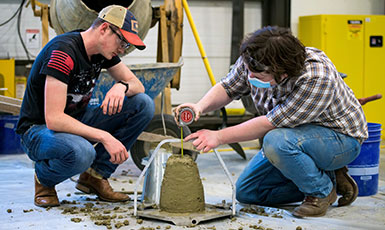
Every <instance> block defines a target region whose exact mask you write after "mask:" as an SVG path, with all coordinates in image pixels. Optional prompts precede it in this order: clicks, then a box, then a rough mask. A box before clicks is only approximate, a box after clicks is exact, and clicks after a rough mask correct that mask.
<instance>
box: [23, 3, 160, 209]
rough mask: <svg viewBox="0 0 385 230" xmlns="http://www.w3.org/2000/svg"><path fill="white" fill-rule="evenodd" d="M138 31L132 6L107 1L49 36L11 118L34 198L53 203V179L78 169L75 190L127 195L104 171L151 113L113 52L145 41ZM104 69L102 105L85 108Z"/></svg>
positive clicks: (116, 197) (112, 197)
mask: <svg viewBox="0 0 385 230" xmlns="http://www.w3.org/2000/svg"><path fill="white" fill-rule="evenodd" d="M137 32H138V23H137V21H136V19H135V17H134V15H133V14H132V13H131V12H130V11H128V10H127V9H126V8H124V7H121V6H116V5H112V6H108V7H106V8H104V9H103V10H102V11H101V12H100V13H99V16H98V18H97V19H96V20H95V21H94V23H93V24H92V26H91V27H90V28H89V29H88V30H86V31H72V32H68V33H65V34H63V35H60V36H57V37H55V38H54V39H52V40H51V41H50V42H49V43H48V44H47V45H46V46H45V47H44V48H43V49H42V51H41V52H40V54H39V55H38V57H37V58H36V60H35V62H34V64H33V67H32V70H31V73H30V76H29V78H28V84H27V89H26V92H25V97H24V100H23V104H22V108H21V112H20V119H19V122H18V125H17V133H19V134H20V135H21V140H22V146H23V147H24V148H25V151H26V153H27V154H28V156H29V158H30V159H32V160H33V161H35V200H34V202H35V205H37V206H40V207H50V206H57V205H59V200H58V197H57V194H56V191H55V185H57V184H59V183H60V182H62V181H64V180H66V179H68V178H70V177H72V176H74V175H76V174H79V173H81V175H80V177H79V180H78V183H77V185H76V188H77V189H79V190H81V191H83V192H85V193H95V194H97V195H98V196H99V198H100V199H102V200H105V201H111V202H119V201H126V200H129V197H128V196H127V195H125V194H123V193H118V192H114V191H113V190H112V188H111V186H110V184H109V182H108V180H107V178H109V177H110V175H111V174H112V173H113V172H114V171H115V170H116V168H117V166H118V165H119V164H121V163H123V162H124V161H125V160H127V158H128V152H127V150H128V149H130V147H131V145H132V144H133V143H134V142H135V140H136V138H137V137H138V136H139V134H140V133H141V132H142V131H143V129H144V128H145V127H146V125H147V124H148V123H149V122H150V120H151V119H152V117H153V114H154V104H153V101H152V100H151V98H150V97H148V96H147V95H146V94H144V87H143V85H142V84H141V82H140V81H139V80H138V79H137V78H136V77H135V75H134V74H133V73H132V72H131V71H130V70H129V69H128V68H127V66H126V65H124V64H123V63H122V62H121V61H120V59H119V57H118V56H117V55H118V54H123V53H124V50H125V49H126V48H127V47H129V46H130V45H134V46H136V48H138V49H144V48H145V45H144V44H143V42H142V41H141V39H140V38H139V37H138V35H137ZM102 68H105V69H107V70H108V72H109V74H110V75H111V76H112V77H113V78H114V79H115V80H116V84H114V86H113V87H112V88H111V89H110V90H109V91H108V92H107V94H106V96H105V98H104V100H103V102H102V104H101V106H100V107H96V108H95V107H88V106H87V105H88V102H89V100H90V98H91V94H92V91H93V89H94V86H95V81H96V79H97V78H98V76H99V74H100V71H101V69H102ZM94 145H96V146H95V147H94Z"/></svg>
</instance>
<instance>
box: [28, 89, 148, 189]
mask: <svg viewBox="0 0 385 230" xmlns="http://www.w3.org/2000/svg"><path fill="white" fill-rule="evenodd" d="M154 111H155V107H154V102H153V100H152V99H151V98H150V97H149V96H147V95H146V94H137V95H135V96H132V97H126V98H125V99H124V102H123V109H122V111H121V112H120V113H116V114H114V115H111V116H110V115H108V114H106V115H104V114H103V111H102V109H101V108H99V107H88V108H87V109H86V111H85V112H84V113H83V114H82V115H80V116H79V117H77V118H76V119H78V120H79V121H81V122H82V123H84V124H86V125H89V126H92V127H95V128H98V129H102V130H105V131H107V132H109V133H111V135H112V136H114V137H115V138H116V139H118V140H119V141H120V142H122V143H123V144H124V146H125V147H126V149H127V151H128V150H129V149H130V148H131V146H132V145H133V143H134V142H135V141H136V138H137V137H138V136H139V135H140V133H141V132H142V131H143V130H144V129H145V128H146V127H147V125H148V123H149V122H150V121H151V119H152V117H153V115H154ZM21 143H22V146H23V148H24V150H25V152H26V153H27V154H28V157H29V158H30V159H31V160H33V161H35V162H36V163H35V172H36V175H37V177H38V178H39V180H40V182H41V183H42V184H43V185H45V186H48V187H53V186H55V185H56V184H59V183H60V182H62V181H64V180H66V179H68V178H70V177H72V176H74V175H76V174H79V173H82V172H84V171H85V170H87V169H88V168H89V167H91V168H93V169H94V170H96V171H97V172H98V173H99V174H101V175H102V176H103V177H105V178H109V177H110V176H111V174H112V173H113V172H114V171H115V170H116V168H117V167H118V164H113V163H111V162H110V161H109V160H110V155H109V153H108V152H107V151H106V150H105V148H104V146H103V145H102V144H97V145H96V147H95V148H94V146H93V144H95V143H93V142H90V141H88V140H87V139H85V138H83V137H81V136H78V135H74V134H70V133H62V132H55V131H52V130H50V129H48V128H47V126H46V125H33V126H32V127H31V128H29V129H28V130H27V131H26V132H25V133H24V134H23V135H21Z"/></svg>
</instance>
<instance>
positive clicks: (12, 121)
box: [0, 115, 24, 154]
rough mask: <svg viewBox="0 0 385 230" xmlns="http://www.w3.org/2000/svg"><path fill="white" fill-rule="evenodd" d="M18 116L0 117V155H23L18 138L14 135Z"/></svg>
mask: <svg viewBox="0 0 385 230" xmlns="http://www.w3.org/2000/svg"><path fill="white" fill-rule="evenodd" d="M18 119H19V117H18V116H12V115H0V154H15V153H24V151H23V149H22V147H21V144H20V136H19V135H17V134H16V133H15V130H14V129H15V127H16V123H17V120H18Z"/></svg>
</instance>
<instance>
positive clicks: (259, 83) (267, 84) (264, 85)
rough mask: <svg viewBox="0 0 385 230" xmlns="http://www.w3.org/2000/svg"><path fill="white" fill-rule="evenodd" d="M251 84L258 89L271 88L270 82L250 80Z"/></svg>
mask: <svg viewBox="0 0 385 230" xmlns="http://www.w3.org/2000/svg"><path fill="white" fill-rule="evenodd" d="M249 82H250V84H251V85H253V86H255V87H257V88H270V87H271V84H270V82H264V81H261V80H258V79H257V78H249Z"/></svg>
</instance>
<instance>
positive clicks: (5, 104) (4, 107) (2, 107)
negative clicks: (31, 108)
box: [0, 95, 22, 115]
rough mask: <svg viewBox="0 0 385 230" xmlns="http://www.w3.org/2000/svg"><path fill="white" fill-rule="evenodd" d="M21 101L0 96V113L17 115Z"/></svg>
mask: <svg viewBox="0 0 385 230" xmlns="http://www.w3.org/2000/svg"><path fill="white" fill-rule="evenodd" d="M21 102H22V100H20V99H16V98H12V97H7V96H2V95H0V112H5V113H10V114H12V115H18V114H19V113H20V109H21Z"/></svg>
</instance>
